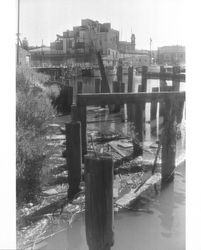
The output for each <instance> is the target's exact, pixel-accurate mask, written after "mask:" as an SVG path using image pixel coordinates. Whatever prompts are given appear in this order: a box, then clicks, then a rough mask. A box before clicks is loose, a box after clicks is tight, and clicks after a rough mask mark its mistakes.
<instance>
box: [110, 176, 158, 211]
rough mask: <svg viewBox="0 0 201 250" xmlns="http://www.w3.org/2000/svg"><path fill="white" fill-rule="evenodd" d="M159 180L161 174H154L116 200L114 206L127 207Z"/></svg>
mask: <svg viewBox="0 0 201 250" xmlns="http://www.w3.org/2000/svg"><path fill="white" fill-rule="evenodd" d="M160 180H161V174H160V173H155V174H154V175H152V176H151V177H150V178H147V180H145V181H143V183H142V184H140V185H139V186H138V187H136V188H131V190H130V192H129V193H127V194H125V195H124V196H122V197H121V198H120V199H118V200H117V201H116V202H115V204H116V205H117V206H119V207H121V208H123V207H127V206H129V205H130V204H131V202H133V201H134V200H135V199H137V198H138V197H139V196H140V195H141V194H142V193H143V192H145V191H146V190H147V189H148V188H149V187H151V186H152V185H154V184H157V183H158V182H160Z"/></svg>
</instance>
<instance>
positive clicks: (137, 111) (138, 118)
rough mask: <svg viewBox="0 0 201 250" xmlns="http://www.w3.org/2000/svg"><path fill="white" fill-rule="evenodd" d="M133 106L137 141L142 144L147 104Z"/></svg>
mask: <svg viewBox="0 0 201 250" xmlns="http://www.w3.org/2000/svg"><path fill="white" fill-rule="evenodd" d="M133 106H134V108H133V110H132V111H134V126H135V138H136V139H137V141H140V142H142V141H143V138H144V124H145V123H144V120H145V104H144V103H141V102H140V103H138V104H134V105H133ZM141 153H142V152H141Z"/></svg>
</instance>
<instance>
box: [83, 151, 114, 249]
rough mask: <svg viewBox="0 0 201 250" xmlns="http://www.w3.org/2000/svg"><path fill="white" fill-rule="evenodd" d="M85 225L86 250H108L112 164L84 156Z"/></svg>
mask: <svg viewBox="0 0 201 250" xmlns="http://www.w3.org/2000/svg"><path fill="white" fill-rule="evenodd" d="M85 195H86V196H85V224H86V238H87V244H88V246H89V250H110V249H111V246H113V244H114V237H113V220H114V219H113V216H114V215H113V162H112V158H111V157H100V158H96V157H94V156H89V155H87V156H85Z"/></svg>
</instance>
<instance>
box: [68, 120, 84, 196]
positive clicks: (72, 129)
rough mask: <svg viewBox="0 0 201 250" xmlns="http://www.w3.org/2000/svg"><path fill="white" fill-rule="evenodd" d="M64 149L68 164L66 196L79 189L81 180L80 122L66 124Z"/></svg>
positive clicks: (72, 194) (73, 193)
mask: <svg viewBox="0 0 201 250" xmlns="http://www.w3.org/2000/svg"><path fill="white" fill-rule="evenodd" d="M66 151H67V159H66V160H67V166H68V183H69V189H68V198H69V199H71V198H73V196H74V195H75V194H76V193H78V192H79V191H80V188H79V185H80V181H81V159H82V158H81V125H80V122H75V121H74V122H71V123H68V124H66Z"/></svg>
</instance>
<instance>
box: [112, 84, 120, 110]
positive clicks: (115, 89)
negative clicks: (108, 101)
mask: <svg viewBox="0 0 201 250" xmlns="http://www.w3.org/2000/svg"><path fill="white" fill-rule="evenodd" d="M120 88H121V83H120V82H118V81H114V82H113V93H120V92H121V91H120ZM120 108H121V107H120V105H118V104H116V105H113V106H112V107H111V110H110V112H112V113H117V112H120Z"/></svg>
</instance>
